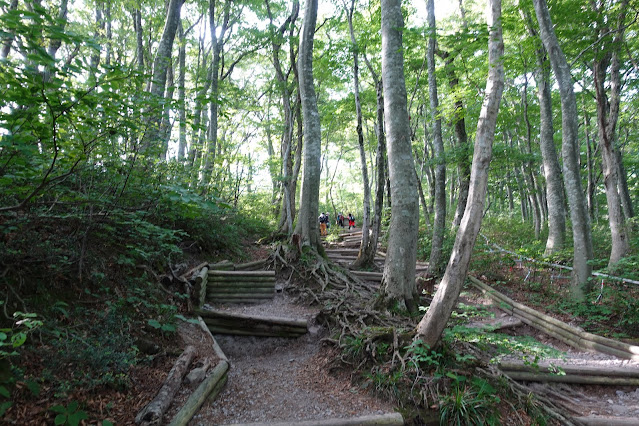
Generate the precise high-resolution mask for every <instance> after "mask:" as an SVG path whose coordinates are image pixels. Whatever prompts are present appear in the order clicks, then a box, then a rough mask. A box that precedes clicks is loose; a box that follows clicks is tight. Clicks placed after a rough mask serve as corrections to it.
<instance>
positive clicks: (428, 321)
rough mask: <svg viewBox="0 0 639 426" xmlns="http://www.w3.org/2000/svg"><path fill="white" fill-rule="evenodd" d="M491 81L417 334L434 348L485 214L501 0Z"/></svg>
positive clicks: (499, 71)
mask: <svg viewBox="0 0 639 426" xmlns="http://www.w3.org/2000/svg"><path fill="white" fill-rule="evenodd" d="M487 15H488V27H489V28H490V36H489V39H488V40H489V41H488V63H489V71H488V80H487V83H486V93H485V95H484V102H483V105H482V108H481V112H480V114H479V121H478V123H477V132H476V137H475V150H474V154H473V164H472V169H471V177H470V192H469V194H468V203H467V204H466V211H465V212H464V217H463V219H462V221H461V224H460V225H459V229H458V231H457V237H456V238H455V245H454V246H453V252H452V254H451V257H450V260H449V261H448V266H447V267H446V272H445V273H444V277H443V279H442V281H441V283H440V284H439V288H438V289H437V292H436V293H435V295H434V297H433V301H432V302H431V304H430V308H429V309H428V311H427V312H426V315H424V317H423V318H422V320H421V321H420V322H419V325H418V326H417V335H418V337H419V338H421V339H422V340H423V341H424V343H425V344H426V345H428V346H429V347H431V348H432V347H434V346H435V345H436V344H437V342H438V341H439V339H440V338H441V335H442V333H443V331H444V328H446V323H447V322H448V319H449V318H450V315H451V313H452V311H453V309H454V308H455V306H456V305H457V299H458V298H459V293H460V292H461V289H462V287H463V285H464V281H465V280H466V273H467V272H468V265H469V263H470V255H471V252H472V250H473V246H474V245H475V240H476V238H477V234H478V233H479V228H480V226H481V221H482V217H483V214H484V204H485V200H486V192H487V187H488V167H489V165H490V159H491V156H492V145H493V140H494V137H495V127H496V123H497V113H498V111H499V103H500V101H501V95H502V92H503V90H504V67H503V64H502V61H501V58H502V56H503V52H504V44H503V38H502V30H501V0H490V1H489V2H488V14H487Z"/></svg>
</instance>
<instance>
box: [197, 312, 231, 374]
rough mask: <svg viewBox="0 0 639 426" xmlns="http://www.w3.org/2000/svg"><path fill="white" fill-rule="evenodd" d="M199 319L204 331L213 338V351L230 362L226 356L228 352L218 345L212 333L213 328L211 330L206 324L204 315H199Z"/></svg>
mask: <svg viewBox="0 0 639 426" xmlns="http://www.w3.org/2000/svg"><path fill="white" fill-rule="evenodd" d="M197 321H198V323H199V324H200V328H202V330H203V331H204V333H205V334H206V335H207V336H209V337H210V338H211V345H213V352H215V355H217V357H218V358H219V359H222V360H224V361H227V362H228V360H229V359H228V358H227V357H226V354H225V353H224V352H223V351H222V348H220V345H218V343H217V340H215V338H214V337H213V335H212V334H211V330H209V328H208V327H207V326H206V323H205V322H204V320H203V319H202V317H201V316H199V315H198V317H197Z"/></svg>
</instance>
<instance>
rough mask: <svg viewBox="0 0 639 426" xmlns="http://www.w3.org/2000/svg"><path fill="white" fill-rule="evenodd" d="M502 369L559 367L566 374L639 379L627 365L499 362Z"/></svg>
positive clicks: (546, 368) (540, 370)
mask: <svg viewBox="0 0 639 426" xmlns="http://www.w3.org/2000/svg"><path fill="white" fill-rule="evenodd" d="M498 367H499V369H500V370H502V371H513V372H514V371H521V372H532V373H537V372H538V373H542V372H548V371H549V370H554V369H558V368H560V369H561V370H563V372H565V373H566V374H574V375H586V376H606V377H627V378H637V379H639V368H637V367H628V366H621V367H616V366H608V365H591V364H590V365H572V364H560V363H558V364H552V365H551V364H549V363H547V362H542V363H539V364H538V365H537V366H536V367H535V366H533V365H527V364H524V363H523V362H500V363H499V365H498Z"/></svg>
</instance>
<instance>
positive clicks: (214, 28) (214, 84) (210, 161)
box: [200, 0, 231, 191]
mask: <svg viewBox="0 0 639 426" xmlns="http://www.w3.org/2000/svg"><path fill="white" fill-rule="evenodd" d="M216 1H217V0H210V2H209V28H210V32H211V45H212V46H213V52H212V60H211V73H210V84H211V96H210V103H209V114H210V117H209V137H208V143H207V148H206V161H205V162H204V168H203V170H202V179H201V181H200V184H201V185H202V186H203V188H204V190H205V191H206V188H207V187H208V185H209V184H210V183H211V176H212V174H213V166H214V164H215V156H216V153H217V149H218V146H217V130H218V110H219V89H220V87H219V84H220V57H221V55H222V49H223V47H224V42H225V39H224V37H225V35H226V31H227V30H228V26H229V17H230V13H231V0H226V1H225V2H224V11H223V16H222V23H220V22H215V3H216ZM218 31H219V35H218Z"/></svg>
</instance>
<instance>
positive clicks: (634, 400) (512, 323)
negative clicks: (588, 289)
mask: <svg viewBox="0 0 639 426" xmlns="http://www.w3.org/2000/svg"><path fill="white" fill-rule="evenodd" d="M360 236H361V232H360V233H359V235H358V233H357V231H356V232H350V233H348V234H345V236H344V237H345V238H344V237H343V238H342V239H341V240H340V241H339V242H336V243H332V244H326V253H327V256H328V257H329V259H331V260H332V261H333V262H335V263H337V264H340V265H341V266H344V267H348V265H349V264H350V263H352V262H353V260H355V258H356V256H357V251H358V241H359V238H360ZM383 262H384V253H382V252H378V255H377V257H376V264H377V265H378V266H379V267H380V269H382V268H383ZM426 266H427V265H426V264H424V263H419V264H418V265H417V267H418V270H419V269H424V268H425V267H426ZM353 272H355V271H353ZM209 274H210V275H209V276H215V277H218V278H219V277H225V276H228V275H229V273H225V272H217V271H211V272H209ZM239 274H240V273H239V272H238V273H235V274H231V275H236V276H237V275H239ZM362 274H363V275H362ZM260 275H263V274H262V273H261V272H259V271H255V272H254V273H249V274H248V276H253V277H255V276H260ZM356 275H358V276H359V277H360V278H361V279H365V280H368V281H370V282H372V283H374V284H375V285H378V284H379V283H380V282H381V275H382V274H381V272H377V271H369V272H364V273H359V274H356ZM216 279H217V278H216ZM247 280H249V281H247V282H250V281H254V279H247ZM257 282H258V283H259V285H260V286H265V285H268V286H270V287H269V289H270V290H269V297H268V298H259V299H256V300H252V302H256V303H251V304H246V303H242V304H235V303H231V304H228V303H220V301H221V300H225V301H226V302H228V301H231V302H232V301H234V300H233V299H230V300H227V299H225V297H227V295H225V294H224V292H222V293H219V291H218V292H217V293H216V292H215V291H214V290H211V288H209V290H208V291H207V295H208V298H207V299H208V300H209V303H208V304H207V305H205V306H204V309H205V310H211V311H212V310H214V311H215V312H217V313H218V314H220V315H223V314H224V313H227V314H229V315H235V316H238V317H241V318H273V317H275V318H284V319H286V321H290V322H296V321H297V322H300V321H301V320H302V319H304V321H306V323H307V330H308V332H307V333H304V334H302V333H298V334H295V335H296V336H300V335H301V336H300V337H297V338H293V339H291V338H285V337H263V336H266V334H262V335H261V336H262V337H260V336H259V335H260V332H256V331H255V330H257V329H260V330H262V328H260V327H261V326H258V327H255V324H253V323H248V324H246V327H245V328H244V329H242V330H240V331H239V332H234V331H228V330H226V331H225V330H222V329H221V328H216V325H215V324H211V323H210V322H209V321H208V319H205V322H207V325H208V327H209V329H210V330H211V331H212V332H213V335H214V339H215V341H216V342H217V343H218V344H219V347H221V350H222V351H223V352H224V354H225V355H226V356H227V357H228V361H229V364H230V369H229V371H228V375H227V379H228V381H227V383H226V386H225V387H224V388H223V389H222V391H221V392H220V394H219V395H218V396H217V398H216V399H214V400H212V401H211V400H209V401H208V402H206V403H205V404H204V405H203V406H202V408H201V409H200V410H199V412H198V414H196V415H195V416H194V417H193V419H192V420H191V423H190V424H193V425H210V424H276V423H279V422H290V423H291V424H298V423H300V422H303V421H313V422H316V423H317V424H319V422H320V421H327V422H328V423H327V424H347V421H348V420H347V419H351V420H350V421H355V422H356V423H358V424H365V423H364V421H365V419H369V418H370V416H373V418H374V419H377V420H380V419H385V418H387V417H388V416H389V415H392V413H393V412H394V411H395V407H394V406H393V405H392V404H391V403H390V402H389V401H385V400H381V399H379V398H375V397H372V396H370V395H368V394H367V393H365V392H364V391H363V390H362V389H360V388H358V387H357V386H353V385H352V384H351V380H350V379H351V377H350V376H344V375H342V376H335V375H332V374H329V370H330V365H331V362H332V361H333V359H334V358H335V356H336V354H335V353H334V352H333V350H332V349H329V348H327V347H326V346H323V345H322V344H321V340H322V338H324V337H327V336H326V330H324V329H323V328H322V327H321V326H320V325H319V324H317V323H316V322H315V317H316V316H317V314H318V313H319V308H317V307H309V306H302V305H299V304H298V303H297V300H296V299H295V298H293V297H291V296H290V295H289V294H288V292H287V291H286V289H287V286H289V283H288V282H286V281H285V280H282V279H277V280H275V279H274V280H270V279H268V280H266V282H265V281H262V282H260V281H259V280H258V281H257ZM267 282H268V284H267ZM212 284H213V283H212ZM218 296H221V298H220V297H218ZM212 299H215V303H214V301H213V300H212ZM248 301H249V300H242V302H248ZM460 303H463V304H466V305H475V306H482V307H484V308H485V309H486V310H487V311H488V312H489V313H490V315H489V316H486V317H484V318H476V319H475V320H474V321H473V323H471V324H469V325H468V326H469V327H477V328H481V327H493V328H495V327H496V328H503V330H504V331H503V332H504V333H506V334H509V335H512V336H530V337H532V338H534V339H535V340H537V341H538V342H540V343H541V344H544V345H547V346H549V347H551V348H554V349H555V350H556V351H557V356H555V357H552V358H545V359H544V360H543V362H540V368H539V369H534V368H531V367H530V366H529V365H526V364H527V363H522V362H521V360H522V356H523V355H522V354H517V353H512V354H510V355H508V356H506V357H504V358H502V359H501V368H502V371H503V373H504V374H508V375H509V376H511V378H513V379H515V380H519V381H520V382H522V383H525V384H526V386H528V387H529V388H530V389H531V390H533V391H534V392H535V393H537V394H538V395H541V396H543V397H545V398H548V399H551V400H553V401H554V402H555V403H556V404H559V405H561V406H562V407H563V408H564V409H565V410H567V411H568V412H569V413H571V415H572V416H573V420H574V421H575V422H581V423H582V424H587V425H608V424H612V425H615V424H619V425H634V424H637V423H636V419H637V418H639V381H637V384H635V383H634V382H633V380H639V363H637V362H633V361H628V360H620V359H617V358H615V357H614V356H610V355H605V354H601V353H596V352H585V351H579V350H575V349H573V348H571V347H570V346H568V345H566V344H565V343H563V342H561V341H560V340H557V339H555V338H553V337H550V336H548V335H547V334H545V333H542V332H540V331H539V330H537V329H535V328H533V327H531V326H529V325H526V324H523V323H522V322H521V321H519V320H517V319H515V318H514V317H513V316H512V315H509V314H507V313H505V312H503V311H502V310H501V309H500V306H499V304H498V303H496V302H495V301H494V300H492V299H491V298H489V297H486V295H485V294H484V293H482V292H481V291H479V290H477V289H473V288H471V289H469V291H467V292H465V293H464V294H463V295H462V298H461V300H460ZM491 317H492V318H491ZM243 321H244V320H243ZM235 328H236V331H237V329H239V328H241V327H239V326H237V327H235ZM238 334H239V335H238ZM242 334H245V335H242ZM251 334H253V335H251ZM256 335H257V336H256ZM546 369H548V370H553V371H558V369H562V370H563V373H560V374H544V372H545V370H546ZM586 371H589V372H591V373H592V374H591V375H590V376H589V377H591V376H592V375H593V374H594V375H598V377H599V378H601V379H602V381H603V382H608V383H612V382H614V380H615V379H612V380H610V379H609V377H610V376H613V375H616V376H617V377H619V378H620V379H621V380H625V381H624V382H621V383H622V385H596V384H595V385H592V384H584V382H583V380H582V379H583V377H584V374H583V373H584V372H586ZM593 371H594V373H593ZM634 372H636V373H637V374H636V376H637V378H636V379H633V377H634V376H633V374H634ZM544 375H545V377H543V378H540V377H541V376H544ZM575 377H576V379H575ZM629 377H630V378H629ZM628 378H629V379H628ZM597 380H598V379H595V383H596V382H597ZM628 380H629V381H628ZM586 383H587V380H586ZM366 416H369V417H366ZM353 419H359V420H353ZM398 419H400V421H401V417H395V420H394V421H396V422H397V421H398ZM391 420H392V418H391ZM331 421H333V422H336V423H330V422H331ZM398 424H401V423H398Z"/></svg>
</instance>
